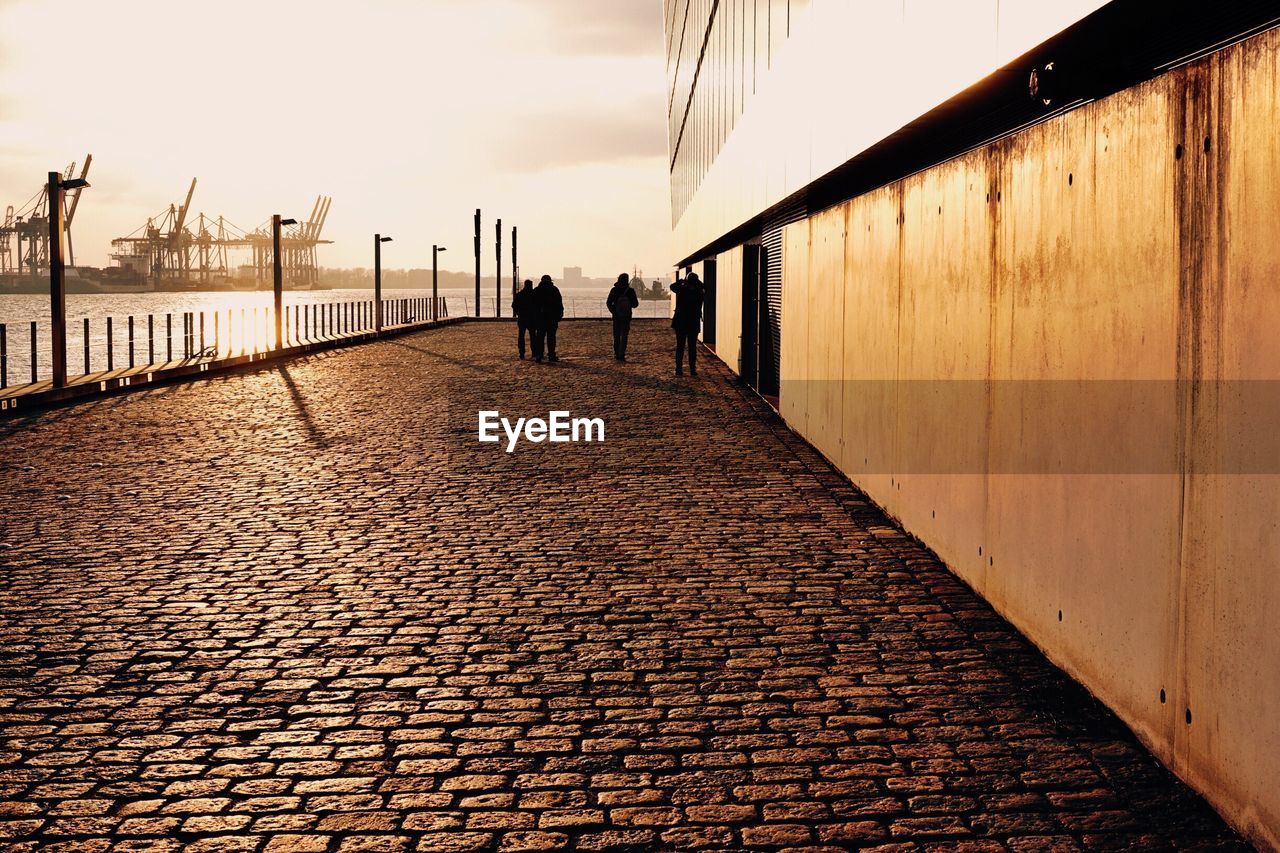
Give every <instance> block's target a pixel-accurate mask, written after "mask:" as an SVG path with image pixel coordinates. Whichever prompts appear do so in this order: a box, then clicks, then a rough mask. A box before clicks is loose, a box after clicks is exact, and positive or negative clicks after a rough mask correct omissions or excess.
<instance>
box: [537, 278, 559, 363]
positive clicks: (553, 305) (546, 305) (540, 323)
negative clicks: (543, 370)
mask: <svg viewBox="0 0 1280 853" xmlns="http://www.w3.org/2000/svg"><path fill="white" fill-rule="evenodd" d="M533 305H534V312H535V314H536V316H537V321H536V323H535V324H534V331H533V360H534V361H537V362H541V361H542V355H543V352H544V351H545V352H546V356H547V361H559V360H560V359H559V358H557V357H556V328H557V327H558V326H559V325H560V321H561V320H562V319H564V300H562V299H561V298H560V288H558V287H556V286H555V283H553V282H552V281H551V276H549V275H544V276H543V277H542V280H541V281H539V282H538V286H537V287H535V288H534V289H533Z"/></svg>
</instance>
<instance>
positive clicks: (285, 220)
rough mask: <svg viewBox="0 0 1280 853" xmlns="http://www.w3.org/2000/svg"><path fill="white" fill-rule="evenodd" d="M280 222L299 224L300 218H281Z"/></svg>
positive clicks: (282, 223)
mask: <svg viewBox="0 0 1280 853" xmlns="http://www.w3.org/2000/svg"><path fill="white" fill-rule="evenodd" d="M280 224H281V225H297V224H298V220H296V219H281V220H280Z"/></svg>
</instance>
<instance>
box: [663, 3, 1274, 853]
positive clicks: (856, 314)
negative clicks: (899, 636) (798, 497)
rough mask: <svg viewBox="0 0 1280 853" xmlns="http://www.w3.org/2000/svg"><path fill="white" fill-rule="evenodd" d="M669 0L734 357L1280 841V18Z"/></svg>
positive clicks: (1184, 762) (869, 488)
mask: <svg viewBox="0 0 1280 853" xmlns="http://www.w3.org/2000/svg"><path fill="white" fill-rule="evenodd" d="M664 13H665V17H666V37H667V75H668V94H669V100H668V119H669V138H670V169H671V203H672V222H673V230H674V243H675V246H676V252H677V256H676V257H675V258H673V261H675V266H677V267H679V268H682V269H685V270H697V271H698V272H700V273H701V274H702V276H703V278H704V280H705V281H707V282H708V284H709V286H710V287H709V298H708V304H707V309H706V320H705V325H704V332H703V337H704V341H705V342H706V343H707V345H708V346H710V347H712V348H713V349H714V350H715V352H716V354H717V355H718V356H719V358H721V359H722V360H723V361H724V362H725V364H727V365H728V366H729V368H730V369H732V370H733V371H735V372H736V373H737V374H739V376H740V378H741V380H742V381H743V382H745V383H747V384H748V385H750V386H751V387H753V388H755V389H756V390H757V391H758V392H759V393H760V394H761V395H762V396H764V397H765V398H766V399H768V400H769V401H770V402H772V403H773V404H774V405H775V406H776V407H777V409H778V410H779V412H780V413H781V415H782V416H783V418H784V419H785V420H786V421H787V423H788V424H789V425H790V426H791V427H792V428H793V429H795V430H796V431H797V432H799V433H800V434H801V435H803V436H804V437H805V438H806V439H808V440H809V441H810V442H811V443H812V444H813V445H814V446H815V447H816V448H817V449H818V450H820V451H821V452H822V453H823V454H825V455H826V457H827V458H828V459H830V460H831V461H832V462H833V463H834V464H835V465H836V466H838V467H839V468H840V469H841V470H842V471H843V472H844V473H845V474H846V475H848V476H849V477H850V479H851V480H852V481H853V482H854V483H856V484H857V485H858V486H859V487H860V488H862V489H863V490H864V491H865V492H866V493H867V494H868V495H869V496H870V497H871V498H872V499H873V500H875V501H876V502H878V503H879V504H880V505H881V506H882V507H884V508H885V509H886V510H887V511H888V512H889V513H891V514H892V515H894V516H895V517H896V518H898V519H899V520H900V521H901V522H902V523H903V525H904V526H905V527H906V528H907V529H908V530H909V531H911V532H912V533H913V534H914V535H916V536H918V537H919V538H920V539H921V540H922V541H924V542H925V543H926V544H928V545H929V546H931V547H932V548H933V549H934V550H935V551H936V552H937V553H938V554H939V556H940V557H942V558H943V559H944V560H945V561H946V562H947V563H948V565H949V566H950V567H951V568H952V570H953V571H954V572H956V574H957V575H959V576H960V577H961V578H963V579H964V580H965V581H966V582H967V583H969V584H970V585H971V586H973V587H974V588H975V589H976V590H977V591H978V592H979V593H981V594H982V595H983V596H984V597H985V598H986V599H987V600H988V601H990V602H991V604H992V605H993V606H994V607H995V608H996V609H997V610H999V611H1000V613H1001V614H1003V615H1004V616H1005V617H1006V618H1008V619H1009V620H1010V621H1011V622H1013V623H1014V624H1015V625H1017V626H1018V627H1019V629H1020V630H1021V631H1022V632H1023V633H1024V634H1025V635H1026V636H1027V637H1028V638H1030V639H1031V640H1032V641H1033V642H1035V643H1036V644H1037V645H1039V646H1040V647H1041V648H1042V649H1044V651H1045V652H1046V653H1047V654H1048V656H1049V657H1050V658H1051V659H1052V660H1054V661H1055V662H1056V663H1058V664H1059V665H1060V666H1061V667H1063V669H1065V670H1066V671H1068V672H1069V673H1071V674H1072V675H1073V676H1074V677H1075V678H1076V679H1077V680H1078V681H1080V682H1081V683H1082V684H1083V685H1085V686H1086V687H1087V688H1088V689H1089V690H1090V691H1092V692H1093V693H1094V694H1095V695H1096V696H1097V697H1098V698H1099V699H1101V700H1102V701H1103V702H1104V703H1106V704H1107V705H1108V706H1109V707H1111V708H1112V709H1113V710H1114V711H1115V712H1116V713H1117V714H1118V715H1119V716H1120V717H1121V719H1123V720H1124V721H1125V723H1126V724H1128V725H1129V726H1130V727H1131V728H1132V729H1133V730H1134V731H1135V732H1136V733H1137V734H1138V735H1139V736H1140V737H1141V738H1142V739H1143V740H1144V742H1145V743H1147V744H1148V745H1149V746H1150V748H1151V749H1152V751H1153V752H1154V754H1155V755H1156V756H1157V757H1159V758H1160V759H1161V760H1162V761H1163V762H1165V763H1166V764H1167V765H1168V766H1169V767H1170V768H1172V769H1173V770H1174V771H1175V772H1176V773H1178V774H1179V775H1181V776H1182V777H1183V778H1184V779H1186V780H1187V781H1188V782H1189V783H1190V784H1191V785H1192V786H1193V787H1195V788H1197V789H1198V790H1199V791H1201V792H1202V793H1203V794H1204V795H1205V796H1206V797H1207V798H1208V799H1209V800H1210V801H1211V802H1212V803H1214V804H1215V806H1216V807H1217V808H1218V809H1219V810H1220V811H1221V812H1222V813H1223V815H1224V816H1225V817H1227V818H1228V819H1229V820H1231V821H1233V822H1234V823H1235V824H1236V825H1237V826H1238V827H1240V829H1241V830H1242V831H1243V832H1245V833H1246V834H1247V835H1248V836H1249V837H1250V838H1251V839H1252V840H1254V841H1255V842H1258V843H1260V844H1261V845H1262V846H1265V847H1272V848H1280V786H1277V785H1276V784H1275V781H1276V779H1277V778H1280V777H1278V776H1277V768H1278V767H1280V628H1277V625H1278V624H1280V622H1278V620H1280V476H1278V475H1280V441H1275V440H1274V439H1273V436H1277V435H1280V417H1277V416H1276V413H1277V412H1280V382H1277V381H1276V380H1280V335H1277V334H1276V331H1275V330H1276V329H1277V328H1278V327H1280V287H1278V286H1277V283H1278V282H1280V239H1278V236H1280V231H1277V228H1280V224H1278V223H1280V130H1278V129H1280V94H1278V93H1280V30H1276V29H1274V27H1275V26H1276V23H1277V21H1280V3H1277V2H1235V3H1197V2H1189V0H1171V2H1165V3H1151V2H1137V0H1115V2H1100V0H1056V2H1053V3H1047V2H1043V0H893V2H889V0H862V2H854V0H666V3H665V9H664ZM1259 380H1261V381H1259ZM1264 413H1265V414H1264Z"/></svg>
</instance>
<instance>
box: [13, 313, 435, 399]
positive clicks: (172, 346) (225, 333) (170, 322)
mask: <svg viewBox="0 0 1280 853" xmlns="http://www.w3.org/2000/svg"><path fill="white" fill-rule="evenodd" d="M431 301H432V300H431V297H414V298H405V299H384V300H383V301H382V325H383V327H384V328H388V327H395V326H404V325H409V324H414V323H424V322H427V321H429V320H431V319H432V311H431V307H432V306H431ZM455 307H456V306H455ZM375 308H376V305H375V303H374V301H373V300H360V301H349V302H313V303H306V304H297V305H285V306H284V313H283V316H282V318H281V338H282V340H281V342H282V344H283V345H284V346H286V347H289V346H297V345H300V344H307V343H317V342H320V341H334V340H340V339H342V338H345V337H354V336H357V335H363V334H367V333H369V332H372V331H375V326H376V319H375V318H376V311H375ZM449 315H450V306H449V298H448V297H443V296H442V297H439V303H438V309H437V316H438V317H439V318H441V319H444V318H447V317H449ZM175 318H176V323H175ZM116 319H117V318H116V317H110V316H109V317H105V318H102V320H101V321H99V323H100V325H95V323H94V321H93V320H91V319H90V318H88V317H85V318H83V319H82V320H81V322H80V325H79V331H80V335H79V337H80V340H79V341H78V342H75V341H71V340H69V341H68V342H67V348H68V351H69V352H68V356H70V353H71V352H74V347H73V344H74V343H78V344H79V349H80V351H81V359H80V364H79V365H76V364H75V363H74V362H73V361H71V359H70V358H68V368H69V370H68V372H69V373H70V372H72V371H73V370H74V368H75V367H81V368H82V372H81V373H80V375H79V377H76V376H74V375H73V376H71V377H69V379H70V380H71V381H76V379H78V378H80V379H82V378H84V377H88V376H98V375H100V374H103V373H107V374H110V373H113V372H115V371H117V370H135V369H138V368H143V367H151V368H159V367H163V366H172V365H180V364H192V363H197V362H203V361H216V360H218V359H222V358H234V357H236V356H246V355H258V354H263V353H268V352H271V351H272V350H274V349H275V325H274V317H273V309H271V308H270V307H262V306H255V307H252V308H250V307H240V308H222V309H210V310H203V311H185V312H177V313H166V314H147V315H145V317H138V316H135V315H128V316H126V317H125V318H124V320H125V322H124V324H123V325H124V329H123V330H121V328H120V324H117V323H116ZM157 327H158V328H157ZM99 329H101V334H99ZM69 331H70V330H69ZM40 335H41V326H40V324H39V323H38V322H37V321H35V320H32V321H31V323H30V326H29V332H28V343H29V352H28V354H27V358H26V363H25V364H21V363H17V364H13V362H15V361H16V360H15V359H14V358H13V354H11V353H10V349H9V329H8V324H4V323H0V389H6V388H10V387H15V386H16V385H17V384H26V381H22V382H19V383H15V382H14V381H12V380H13V379H16V378H18V376H21V377H24V378H25V377H27V376H29V381H30V383H32V384H35V383H37V382H39V381H40V380H41V379H42V378H45V379H47V378H49V377H50V376H51V372H50V371H48V370H44V371H42V370H41V367H42V365H41V359H40V356H41V349H40V348H41V344H42V343H44V344H45V345H47V343H48V342H47V341H42V340H41V337H40ZM120 344H123V354H124V358H123V359H121V358H118V357H117V356H118V345H120ZM157 353H159V354H161V355H163V358H162V359H157V357H156V356H157ZM144 354H145V356H146V359H145V361H144V360H142V358H140V356H142V355H144ZM46 355H47V352H46ZM47 361H48V359H47V358H46V362H47ZM11 366H12V367H16V369H17V376H13V375H11V374H12V373H13V372H14V371H12V370H11Z"/></svg>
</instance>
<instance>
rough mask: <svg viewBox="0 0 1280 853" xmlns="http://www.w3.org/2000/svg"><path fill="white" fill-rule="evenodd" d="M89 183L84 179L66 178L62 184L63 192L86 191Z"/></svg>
mask: <svg viewBox="0 0 1280 853" xmlns="http://www.w3.org/2000/svg"><path fill="white" fill-rule="evenodd" d="M88 187H89V182H88V181H86V180H85V179H84V178H67V179H66V180H64V181H63V182H62V188H63V189H64V190H83V189H88Z"/></svg>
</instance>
